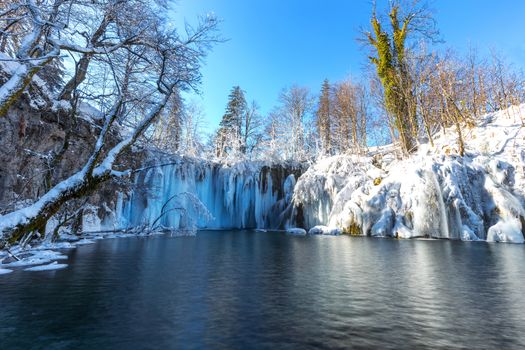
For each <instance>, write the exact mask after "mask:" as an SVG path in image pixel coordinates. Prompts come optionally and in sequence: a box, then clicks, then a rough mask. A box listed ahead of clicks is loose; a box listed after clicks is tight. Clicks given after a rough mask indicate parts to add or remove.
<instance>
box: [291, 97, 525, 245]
mask: <svg viewBox="0 0 525 350" xmlns="http://www.w3.org/2000/svg"><path fill="white" fill-rule="evenodd" d="M524 117H525V105H522V106H519V107H513V108H511V109H509V110H505V111H500V112H498V113H492V114H490V115H487V116H485V118H483V119H482V122H481V123H480V124H479V125H478V126H477V127H474V128H472V129H471V130H468V131H466V132H465V136H464V139H465V145H466V153H465V156H463V157H460V156H458V155H457V154H455V150H456V149H458V147H457V145H456V140H455V133H454V131H453V130H446V132H441V133H439V134H437V135H436V136H435V140H434V144H435V145H434V147H433V148H432V147H430V146H429V145H421V146H420V148H419V150H418V151H417V152H416V153H415V154H413V155H411V156H410V157H408V158H407V159H397V158H396V157H395V156H394V153H393V148H389V147H376V148H375V149H373V150H371V151H370V153H369V155H367V156H356V155H338V156H333V157H328V158H324V159H321V160H319V161H318V162H317V163H316V164H314V165H313V166H312V167H310V168H309V169H308V170H307V171H306V172H305V174H303V175H302V176H301V177H300V178H299V179H298V181H297V184H296V186H295V192H294V197H293V201H294V208H295V214H296V221H297V222H304V226H305V227H314V228H315V227H317V226H318V225H328V226H330V227H338V228H340V229H341V230H342V231H343V232H345V233H350V234H362V235H371V236H379V237H399V238H413V237H433V238H447V239H457V240H465V241H473V240H487V241H497V242H513V243H523V241H524V236H525V227H523V226H524V225H525V209H524V205H525V141H524V136H525V130H524V128H523V119H522V118H524Z"/></svg>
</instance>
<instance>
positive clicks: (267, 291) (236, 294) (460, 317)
mask: <svg viewBox="0 0 525 350" xmlns="http://www.w3.org/2000/svg"><path fill="white" fill-rule="evenodd" d="M67 262H68V263H69V264H70V266H69V267H68V268H66V269H64V270H57V271H45V272H25V271H21V270H17V271H15V272H13V273H11V274H9V275H4V276H0V348H2V349H97V350H100V349H206V348H213V349H234V348H239V349H250V348H260V349H316V348H329V349H338V348H341V349H342V348H363V349H365V348H378V347H379V348H384V349H388V348H397V349H399V348H418V349H424V348H432V349H439V348H442V349H450V348H464V349H514V348H515V349H518V348H524V347H525V304H524V302H523V291H524V290H525V248H524V246H523V245H510V244H487V243H462V242H453V241H444V240H440V241H423V240H392V239H373V238H364V237H363V238H351V237H346V236H341V237H319V236H318V237H293V236H287V235H285V234H282V233H275V232H268V233H260V232H252V231H241V232H199V233H198V235H197V237H167V236H158V237H149V238H136V237H133V238H123V239H113V240H104V241H98V242H97V243H96V244H94V245H89V246H83V247H79V248H78V249H76V250H73V251H71V252H70V254H69V260H68V261H67Z"/></svg>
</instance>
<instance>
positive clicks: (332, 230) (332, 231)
mask: <svg viewBox="0 0 525 350" xmlns="http://www.w3.org/2000/svg"><path fill="white" fill-rule="evenodd" d="M341 233H342V231H341V229H339V228H337V227H328V226H324V225H317V226H314V227H312V228H311V229H310V230H308V234H309V235H332V236H337V235H340V234H341Z"/></svg>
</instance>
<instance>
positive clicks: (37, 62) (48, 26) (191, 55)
mask: <svg viewBox="0 0 525 350" xmlns="http://www.w3.org/2000/svg"><path fill="white" fill-rule="evenodd" d="M90 3H91V4H93V6H97V5H99V4H105V2H91V1H86V2H80V1H78V2H74V4H75V5H77V4H81V5H83V4H90ZM116 3H118V1H117V2H116ZM64 4H65V1H58V0H56V1H53V2H47V1H44V2H42V3H39V4H38V5H37V4H36V3H35V2H34V1H30V0H28V1H22V2H20V3H19V4H18V5H17V6H18V7H20V8H23V11H24V12H23V14H24V16H25V17H24V18H27V19H28V21H29V23H30V25H31V26H32V27H31V30H30V31H29V34H27V35H25V37H24V39H23V40H21V44H20V47H19V48H18V50H17V53H16V56H15V57H13V58H12V60H15V61H16V65H17V67H18V68H17V69H16V70H15V71H14V73H13V74H12V76H11V77H10V78H8V80H7V81H6V82H5V83H4V84H3V85H2V86H0V108H1V110H2V111H3V112H4V113H5V112H7V110H8V109H9V106H10V105H12V104H13V103H14V102H15V101H16V99H17V97H18V96H19V95H20V93H21V92H22V91H23V90H24V89H25V87H26V86H27V85H28V84H30V83H31V79H32V77H33V76H34V75H35V74H37V73H38V72H39V71H40V70H41V69H42V67H44V66H45V65H46V64H48V63H49V61H51V60H53V59H55V58H56V57H58V56H59V55H60V53H61V52H63V51H71V52H76V53H78V54H81V55H84V54H93V55H99V54H100V55H101V56H103V58H104V59H103V60H101V62H100V66H105V67H104V69H103V70H100V71H101V72H104V74H107V76H108V77H109V78H110V80H111V83H110V84H107V86H106V89H107V91H103V92H100V93H99V94H98V95H96V96H95V95H94V94H92V95H91V98H93V99H94V100H97V102H98V105H99V106H108V108H104V109H103V110H102V112H103V113H104V117H103V124H102V125H101V128H100V132H99V134H98V136H97V138H96V142H95V143H94V145H93V150H92V152H91V155H90V157H89V159H88V160H87V161H86V162H85V163H84V164H83V165H82V166H81V168H80V169H79V170H78V171H77V172H76V173H74V174H73V175H72V176H70V177H69V178H67V179H64V180H62V181H59V182H58V183H56V184H54V185H52V187H51V188H50V189H49V191H48V192H47V193H45V194H44V195H43V196H42V197H41V198H39V199H38V200H37V201H35V202H34V203H33V204H32V205H30V206H27V207H24V208H22V209H19V210H15V211H13V212H11V213H8V214H5V215H3V216H1V217H0V247H3V246H5V245H6V244H7V243H13V242H16V241H18V240H19V239H21V238H22V237H24V236H26V237H31V236H32V235H33V234H35V232H42V231H43V230H44V228H45V226H46V223H47V221H48V220H49V219H50V218H51V217H52V216H53V215H55V214H56V213H57V212H58V211H59V210H60V209H61V208H62V206H63V205H65V204H67V203H68V202H70V201H71V200H74V199H78V198H83V197H85V196H87V195H88V194H90V193H92V192H93V191H95V190H96V189H97V188H98V187H99V186H100V185H101V184H102V183H103V182H105V181H108V180H110V179H113V178H119V177H122V176H126V175H128V174H130V173H131V170H130V169H122V168H121V167H119V166H118V165H117V164H118V159H119V156H120V155H122V154H123V153H124V152H125V151H126V150H128V149H129V148H130V147H131V146H132V145H134V144H136V143H137V142H139V141H140V140H141V139H142V138H143V137H144V136H148V135H151V131H148V127H149V126H150V125H151V124H152V123H153V122H154V121H155V120H156V119H157V118H158V117H159V116H160V115H161V114H162V113H163V110H164V108H165V107H166V105H167V104H168V102H169V101H170V99H171V98H172V96H173V95H174V94H175V93H177V92H178V91H184V90H189V89H192V88H195V86H196V85H197V84H198V83H199V82H200V79H201V75H200V65H201V62H202V58H203V57H204V56H205V55H206V53H207V52H208V50H209V49H210V47H211V45H212V44H213V43H215V42H217V40H218V39H217V37H216V35H215V34H214V33H215V30H216V28H217V20H216V19H215V18H214V17H212V16H208V17H205V18H202V19H201V21H200V22H199V25H198V26H197V27H195V28H193V27H190V26H187V27H186V35H184V36H182V35H180V34H179V33H178V32H177V31H176V30H175V29H173V28H170V27H169V26H166V25H164V21H163V19H162V17H160V15H159V14H158V13H159V12H158V11H155V10H154V8H153V7H151V6H150V7H147V8H144V9H143V11H142V13H143V14H145V13H147V14H148V16H151V17H147V18H150V20H147V21H145V22H144V23H143V26H138V27H136V28H135V29H136V30H138V31H135V30H133V33H135V34H136V35H132V37H133V40H136V41H137V42H140V43H141V45H140V46H137V47H136V48H135V49H131V48H129V47H124V46H123V45H124V42H125V41H126V40H127V39H126V38H128V37H129V34H131V33H128V32H126V31H125V30H123V31H122V34H123V36H122V37H119V38H117V39H115V38H113V39H108V40H110V41H109V42H106V41H104V43H103V44H102V45H101V46H100V47H99V46H96V45H95V46H93V45H91V44H90V41H89V40H87V43H86V44H85V45H84V46H82V45H79V44H77V43H76V42H75V40H73V39H71V40H70V38H69V37H70V36H71V35H77V34H78V35H82V34H81V33H80V34H79V33H77V31H76V30H75V29H72V28H71V27H68V26H62V25H61V24H62V22H60V21H59V20H58V19H57V18H62V17H60V14H61V13H62V12H61V11H65V9H64V8H67V9H68V8H70V6H65V5H64ZM63 5H64V7H62V6H63ZM67 5H71V3H69V4H67ZM152 6H153V5H152ZM5 13H6V12H5V11H4V14H2V18H4V17H5V16H6V15H5ZM7 13H10V12H7ZM101 13H104V12H101ZM130 15H131V14H130ZM44 18H45V19H46V20H44ZM55 19H56V20H55ZM86 20H88V21H94V20H96V18H95V19H94V18H87V17H86ZM141 23H142V22H141ZM122 38H124V40H119V39H122ZM116 62H118V64H116ZM89 67H90V65H88V67H87V68H89ZM116 127H119V129H120V131H121V134H122V135H123V137H122V139H121V141H120V142H118V143H117V144H116V145H115V146H113V147H111V148H110V147H108V146H107V144H106V143H107V140H108V137H109V135H110V134H111V132H112V131H113V130H114V128H116Z"/></svg>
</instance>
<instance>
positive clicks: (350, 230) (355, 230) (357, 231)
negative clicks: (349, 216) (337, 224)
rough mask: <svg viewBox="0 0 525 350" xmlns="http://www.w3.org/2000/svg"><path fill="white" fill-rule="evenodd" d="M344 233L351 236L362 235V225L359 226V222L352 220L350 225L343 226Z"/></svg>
mask: <svg viewBox="0 0 525 350" xmlns="http://www.w3.org/2000/svg"><path fill="white" fill-rule="evenodd" d="M343 234H345V235H350V236H361V234H362V230H361V226H359V225H358V224H357V222H355V221H352V222H351V223H350V225H349V226H347V227H345V228H343Z"/></svg>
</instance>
